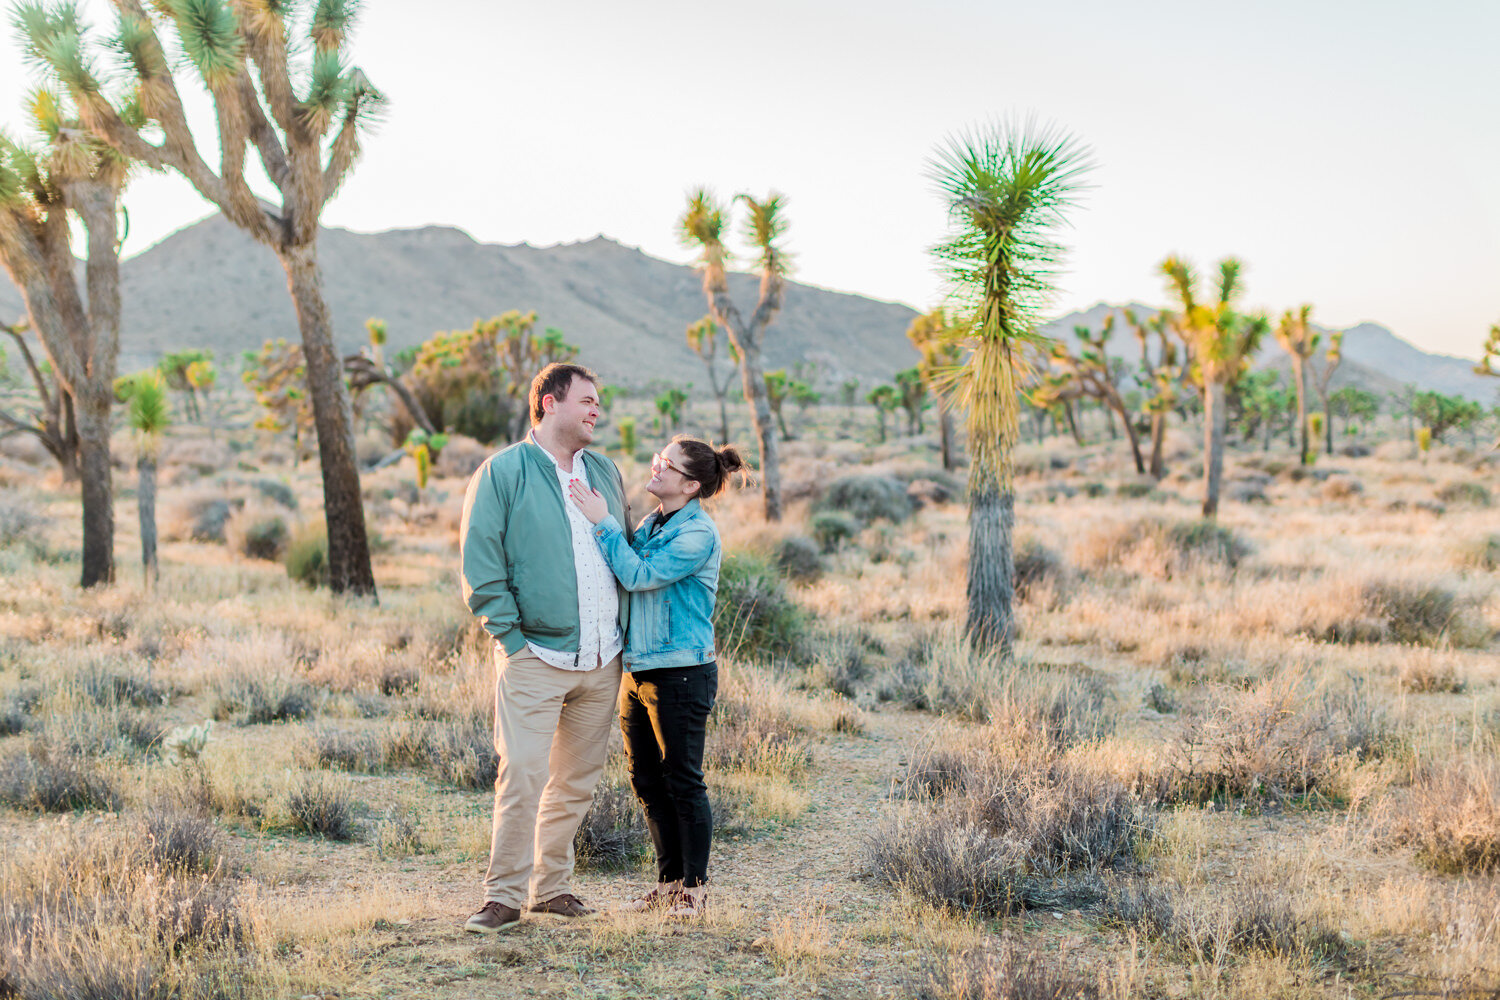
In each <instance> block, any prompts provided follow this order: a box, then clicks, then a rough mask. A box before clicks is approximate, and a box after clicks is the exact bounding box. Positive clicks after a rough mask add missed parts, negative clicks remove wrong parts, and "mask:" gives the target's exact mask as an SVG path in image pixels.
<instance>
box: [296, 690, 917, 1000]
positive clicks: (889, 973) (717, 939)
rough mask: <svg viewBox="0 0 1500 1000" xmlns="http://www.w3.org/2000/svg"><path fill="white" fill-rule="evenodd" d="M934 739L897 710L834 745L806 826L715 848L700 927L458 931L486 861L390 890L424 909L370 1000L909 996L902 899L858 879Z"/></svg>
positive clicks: (630, 888)
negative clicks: (894, 786) (916, 761)
mask: <svg viewBox="0 0 1500 1000" xmlns="http://www.w3.org/2000/svg"><path fill="white" fill-rule="evenodd" d="M932 726H933V720H932V718H931V717H928V716H922V715H916V714H913V713H906V712H897V711H889V712H883V713H879V714H872V715H870V716H868V717H867V726H866V731H865V733H864V734H862V735H860V736H844V735H834V734H824V735H823V736H821V737H820V738H819V739H818V741H817V742H816V743H815V745H814V766H813V770H812V772H811V774H810V776H809V783H810V792H811V806H810V808H809V809H808V811H807V813H806V814H805V815H804V816H803V817H802V818H801V819H800V820H798V821H797V822H796V823H794V824H792V825H790V826H786V827H782V828H779V829H777V830H774V831H772V832H769V833H764V834H758V835H754V836H751V837H747V838H745V839H743V840H739V841H735V840H733V839H730V840H727V841H722V842H716V843H715V845H714V853H713V858H712V861H711V869H710V870H711V871H712V873H713V878H714V882H713V885H714V888H713V891H712V895H711V902H712V911H713V912H712V917H711V918H710V919H709V920H707V921H705V922H704V923H703V924H702V925H680V924H674V923H671V922H668V921H666V920H665V919H663V918H661V917H656V916H648V917H634V916H631V917H626V916H617V915H609V914H608V913H606V914H604V915H602V916H600V917H596V918H592V919H590V920H588V921H584V922H580V923H576V924H558V923H553V922H541V921H535V922H534V921H531V920H527V921H526V922H525V923H523V925H522V926H521V927H520V928H519V929H517V930H515V931H512V932H508V933H506V934H504V935H500V936H499V937H496V938H483V939H481V938H476V937H474V936H472V935H468V934H465V933H464V932H463V931H462V930H461V928H460V925H461V923H462V921H463V920H464V918H465V917H466V916H467V915H468V913H469V912H470V911H471V910H473V909H474V908H475V907H476V906H477V903H478V899H479V896H478V891H477V888H478V869H479V868H480V865H479V864H477V863H472V862H471V863H468V864H465V865H463V866H458V865H445V866H442V867H428V868H426V869H424V870H420V871H414V872H410V873H407V874H406V875H405V876H403V877H405V878H407V879H410V880H414V881H406V882H405V883H404V884H398V883H397V882H396V881H395V880H394V879H391V880H390V881H387V880H386V879H382V881H385V882H387V884H386V886H385V887H386V888H388V889H389V890H391V891H392V892H397V893H401V894H403V895H405V894H415V895H416V896H417V897H418V898H419V899H420V900H422V903H423V905H422V906H421V908H420V910H419V911H418V913H419V915H417V916H414V917H413V918H412V919H411V921H410V923H397V924H394V925H389V924H385V923H382V924H381V925H379V926H378V927H377V929H376V930H375V931H373V932H372V933H371V934H370V938H371V940H370V941H369V948H370V954H371V956H372V957H374V956H376V955H378V956H379V957H378V958H376V960H375V961H374V962H373V963H372V965H373V966H374V967H375V970H376V971H375V972H374V973H373V974H372V975H371V976H370V977H369V979H367V980H366V981H365V982H364V983H363V984H362V988H361V990H360V992H361V993H367V994H368V995H372V996H391V997H398V996H399V997H406V996H410V997H432V998H443V1000H450V998H451V1000H457V998H468V997H515V996H536V997H569V998H581V997H589V998H593V997H599V998H603V997H614V998H629V997H642V998H644V997H652V998H656V997H680V998H689V997H703V998H710V997H742V998H751V997H756V998H759V997H766V998H770V997H785V996H826V997H850V998H854V997H859V998H867V997H882V996H887V997H896V996H908V995H911V986H912V985H913V973H914V970H913V969H912V968H911V960H913V959H915V958H916V957H918V956H917V952H916V950H915V949H913V948H911V946H910V942H909V941H906V942H905V943H904V944H903V939H904V937H905V932H904V931H903V930H902V929H901V927H900V925H901V921H900V919H899V918H897V917H894V916H893V915H892V914H891V910H892V906H893V904H894V902H895V900H894V898H893V897H892V895H891V894H890V892H889V891H888V890H886V889H884V888H881V887H878V886H874V885H871V884H870V883H868V882H865V881H861V880H857V879H855V878H854V877H853V876H854V874H855V873H856V872H857V871H858V870H859V865H860V860H859V855H860V851H861V842H862V837H863V834H864V833H865V832H866V831H867V830H869V829H870V828H872V826H873V825H874V824H875V823H876V822H878V820H879V817H880V814H881V812H882V810H883V808H884V799H885V796H886V795H887V793H888V791H889V788H890V780H891V776H892V775H893V774H895V773H896V770H897V767H898V766H899V764H900V761H901V760H902V758H903V757H904V756H905V755H906V754H907V753H908V752H909V751H910V750H911V748H912V747H913V746H915V745H917V744H919V743H920V742H921V741H922V740H923V739H924V738H925V737H926V736H927V734H928V733H929V731H930V730H931V728H932ZM576 883H577V888H578V891H579V895H580V896H581V897H582V898H584V899H586V900H589V901H590V902H595V903H602V904H605V905H606V906H608V905H609V904H613V903H618V902H620V901H623V900H624V899H627V898H630V896H632V895H634V894H635V893H636V892H637V891H639V890H640V889H641V888H643V887H644V886H645V884H646V882H645V879H644V878H643V877H642V876H641V875H639V874H634V873H632V874H629V875H624V876H621V875H580V876H579V877H578V878H577V879H576ZM366 888H369V887H366ZM421 913H425V914H430V915H429V916H423V915H420V914H421ZM361 940H362V941H363V940H364V938H363V937H362V938H361ZM893 960H894V961H893ZM325 995H326V994H325Z"/></svg>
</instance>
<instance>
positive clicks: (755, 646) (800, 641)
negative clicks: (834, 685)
mask: <svg viewBox="0 0 1500 1000" xmlns="http://www.w3.org/2000/svg"><path fill="white" fill-rule="evenodd" d="M714 634H715V635H716V636H717V638H718V646H719V655H720V656H727V657H740V658H745V659H765V658H776V659H781V658H797V657H800V656H801V655H802V654H803V652H804V651H805V648H806V645H807V640H808V627H807V619H806V616H805V615H804V614H803V612H802V609H800V608H799V607H797V605H796V604H795V603H793V601H792V600H791V599H790V598H789V597H787V594H786V584H785V583H784V582H783V581H782V579H781V575H780V574H779V573H777V572H776V571H775V570H774V569H772V568H771V567H770V566H769V565H768V564H767V563H766V561H765V560H764V559H761V558H760V557H758V556H755V555H751V554H750V553H746V552H732V553H730V554H729V556H727V557H726V558H725V559H724V563H723V565H722V566H721V567H720V568H719V592H718V600H717V602H716V603H715V605H714Z"/></svg>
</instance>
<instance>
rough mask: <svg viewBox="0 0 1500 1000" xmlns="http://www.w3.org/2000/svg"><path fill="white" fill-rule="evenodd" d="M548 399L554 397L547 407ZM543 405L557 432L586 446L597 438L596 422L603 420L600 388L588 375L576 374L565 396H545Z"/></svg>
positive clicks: (578, 444)
mask: <svg viewBox="0 0 1500 1000" xmlns="http://www.w3.org/2000/svg"><path fill="white" fill-rule="evenodd" d="M547 399H551V400H552V407H551V409H547V403H546V401H547ZM542 407H543V409H544V410H546V419H547V420H548V421H549V422H550V423H551V424H552V426H553V427H554V428H555V429H556V432H557V433H558V434H559V435H561V436H563V437H565V438H567V439H568V440H569V441H570V442H572V443H573V445H574V447H575V449H576V448H582V447H585V446H586V445H588V444H589V443H590V442H592V441H593V440H594V424H595V423H597V422H598V420H599V388H598V387H597V386H596V385H594V383H592V382H590V381H589V380H588V379H586V378H578V377H576V376H575V377H574V379H573V381H572V382H570V383H568V390H567V393H566V394H565V395H564V397H563V398H562V399H558V398H557V397H556V396H544V397H543V398H542Z"/></svg>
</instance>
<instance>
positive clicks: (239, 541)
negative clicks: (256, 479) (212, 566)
mask: <svg viewBox="0 0 1500 1000" xmlns="http://www.w3.org/2000/svg"><path fill="white" fill-rule="evenodd" d="M289 539H290V530H289V529H288V528H287V524H286V518H285V517H284V516H283V515H282V514H281V513H279V512H277V511H274V510H270V509H268V508H265V507H259V506H245V507H242V508H241V509H239V510H237V511H235V512H234V513H233V514H231V515H229V520H228V521H226V522H225V523H224V541H225V543H226V544H227V545H228V546H229V549H230V551H231V552H237V553H239V554H240V555H242V556H245V557H246V558H248V559H265V560H268V561H271V562H275V561H276V560H278V559H280V558H281V556H282V553H284V552H285V551H286V547H287V542H288V540H289Z"/></svg>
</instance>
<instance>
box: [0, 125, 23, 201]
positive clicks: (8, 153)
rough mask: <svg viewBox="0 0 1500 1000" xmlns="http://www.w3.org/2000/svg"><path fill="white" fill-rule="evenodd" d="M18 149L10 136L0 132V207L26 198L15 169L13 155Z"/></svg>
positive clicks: (19, 175)
mask: <svg viewBox="0 0 1500 1000" xmlns="http://www.w3.org/2000/svg"><path fill="white" fill-rule="evenodd" d="M18 152H19V150H18V148H17V147H16V144H15V143H14V142H12V141H11V139H10V136H8V135H6V134H5V133H4V132H0V208H8V207H10V206H13V205H16V204H19V203H20V202H22V201H24V200H25V198H26V185H25V182H24V181H23V180H22V178H21V172H20V171H19V170H17V169H16V166H15V156H16V153H18Z"/></svg>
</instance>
